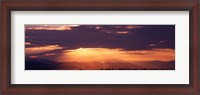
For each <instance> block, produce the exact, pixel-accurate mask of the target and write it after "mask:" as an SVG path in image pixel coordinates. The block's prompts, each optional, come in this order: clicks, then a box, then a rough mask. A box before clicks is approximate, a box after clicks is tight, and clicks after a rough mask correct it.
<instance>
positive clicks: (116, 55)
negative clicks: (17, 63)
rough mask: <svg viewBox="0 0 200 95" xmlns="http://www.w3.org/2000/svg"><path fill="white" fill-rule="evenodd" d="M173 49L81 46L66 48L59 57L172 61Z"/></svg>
mask: <svg viewBox="0 0 200 95" xmlns="http://www.w3.org/2000/svg"><path fill="white" fill-rule="evenodd" d="M174 53H175V52H174V50H173V49H153V50H138V51H126V50H123V49H108V48H79V49H76V50H66V51H64V54H63V55H62V56H60V57H59V58H58V60H59V61H61V62H134V61H141V60H142V61H155V60H156V61H157V60H159V61H172V60H174V59H175V55H174Z"/></svg>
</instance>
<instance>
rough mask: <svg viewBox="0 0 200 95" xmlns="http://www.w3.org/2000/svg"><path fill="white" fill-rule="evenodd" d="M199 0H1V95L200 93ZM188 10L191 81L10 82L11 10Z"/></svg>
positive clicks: (186, 94) (173, 94)
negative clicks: (151, 82) (147, 82)
mask: <svg viewBox="0 0 200 95" xmlns="http://www.w3.org/2000/svg"><path fill="white" fill-rule="evenodd" d="M199 4H200V1H199V0H84V1H82V0H49V1H48V0H35V1H34V0H27V1H26V0H7V1H6V0H5V1H2V2H1V31H0V33H1V34H0V35H1V37H0V38H1V40H0V41H1V61H0V64H1V67H0V72H1V92H0V93H1V94H2V95H15V94H17V95H18V94H19V95H28V94H42V95H43V94H47V95H48V94H56V95H57V94H63V95H66V94H69V95H75V94H83V95H87V94H91V95H94V94H98V95H100V94H108V95H115V94H120V95H121V94H131V95H199V94H200V90H199V89H200V87H199V86H200V82H199V81H200V74H199V71H200V64H199V32H200V31H199V30H200V28H199V23H200V21H199V16H200V15H199V13H200V12H199V8H200V7H199ZM59 10H62V11H189V12H190V14H189V15H190V21H189V22H190V23H189V24H190V31H189V32H190V72H189V73H190V83H189V84H188V85H185V84H133V85H132V84H85V85H84V84H80V85H79V84H69V85H67V84H66V85H65V84H11V73H12V72H11V66H10V65H11V64H10V63H11V48H13V47H12V46H11V11H59Z"/></svg>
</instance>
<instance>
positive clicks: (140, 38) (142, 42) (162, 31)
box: [25, 25, 175, 50]
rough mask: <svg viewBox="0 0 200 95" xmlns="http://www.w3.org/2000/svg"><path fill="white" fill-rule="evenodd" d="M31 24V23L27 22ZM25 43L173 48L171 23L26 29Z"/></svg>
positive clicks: (173, 33) (172, 26) (129, 48)
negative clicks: (64, 28) (63, 28)
mask: <svg viewBox="0 0 200 95" xmlns="http://www.w3.org/2000/svg"><path fill="white" fill-rule="evenodd" d="M29 27H31V26H29ZM25 33H26V34H25V35H26V39H25V40H26V42H29V43H30V44H27V45H26V47H32V46H43V45H59V46H61V47H65V48H67V49H76V48H80V47H82V48H91V47H92V48H97V47H101V48H123V49H126V50H147V49H152V48H172V49H174V48H175V26H174V25H81V26H77V27H73V28H72V29H71V30H26V32H25Z"/></svg>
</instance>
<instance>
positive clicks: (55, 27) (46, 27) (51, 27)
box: [25, 24, 79, 30]
mask: <svg viewBox="0 0 200 95" xmlns="http://www.w3.org/2000/svg"><path fill="white" fill-rule="evenodd" d="M77 26H79V25H51V24H44V25H43V24H42V25H38V24H37V25H25V30H71V29H72V28H73V27H77Z"/></svg>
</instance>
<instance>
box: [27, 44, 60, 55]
mask: <svg viewBox="0 0 200 95" xmlns="http://www.w3.org/2000/svg"><path fill="white" fill-rule="evenodd" d="M56 49H62V47H59V46H58V45H48V46H39V47H30V48H26V49H25V50H26V54H37V53H43V52H48V51H51V50H56Z"/></svg>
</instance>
